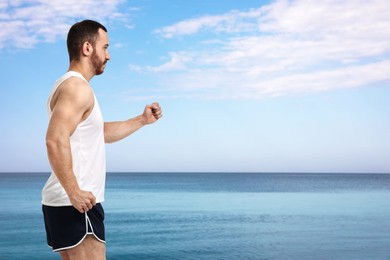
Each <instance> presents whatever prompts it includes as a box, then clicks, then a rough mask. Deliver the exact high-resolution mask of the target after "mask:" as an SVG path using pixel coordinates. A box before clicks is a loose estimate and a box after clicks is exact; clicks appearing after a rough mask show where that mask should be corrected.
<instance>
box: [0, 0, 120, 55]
mask: <svg viewBox="0 0 390 260" xmlns="http://www.w3.org/2000/svg"><path fill="white" fill-rule="evenodd" d="M121 2H123V0H111V1H105V0H67V1H61V0H30V1H28V0H24V1H22V0H20V1H15V0H8V1H5V2H2V3H1V4H0V26H1V28H3V29H2V30H1V31H0V49H3V48H32V47H33V46H34V45H35V44H37V43H39V42H54V41H55V40H57V39H58V38H60V37H64V35H66V33H67V31H68V29H69V27H70V26H71V25H72V24H73V23H74V22H75V21H77V20H80V19H95V20H98V21H101V22H105V21H110V20H120V21H126V16H125V15H123V14H122V13H120V10H119V8H118V6H119V5H120V4H121Z"/></svg>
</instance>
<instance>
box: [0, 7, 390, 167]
mask: <svg viewBox="0 0 390 260" xmlns="http://www.w3.org/2000/svg"><path fill="white" fill-rule="evenodd" d="M64 2H65V3H64ZM389 9H390V3H389V2H388V1H386V0H375V1H359V0H346V1H300V0H297V1H253V0H246V1H233V0H224V1H222V0H210V1H175V0H166V1H151V0H143V1H142V0H134V1H120V0H117V1H116V0H113V1H104V0H95V1H80V0H78V1H75V0H69V1H56V0H39V1H38V0H32V1H31V0H30V1H23V0H19V1H16V0H14V1H11V0H9V1H2V2H1V3H0V24H1V28H2V30H1V31H0V76H1V81H0V90H1V94H0V115H1V118H2V121H1V128H0V171H49V165H48V162H47V157H46V148H45V131H46V126H47V114H46V108H45V104H46V99H47V96H48V94H49V92H50V90H51V88H52V85H53V83H54V81H55V80H56V79H57V78H58V77H59V76H61V75H62V74H63V73H64V72H65V71H66V70H67V68H68V57H67V51H66V45H65V39H66V33H67V31H68V29H69V27H70V26H71V25H72V24H73V23H74V22H77V21H79V20H82V19H94V20H97V21H100V22H102V23H103V24H105V25H106V27H107V29H108V34H109V38H110V48H109V50H110V54H111V60H110V61H109V62H108V64H107V67H106V70H105V72H104V74H103V75H101V76H97V77H95V78H93V80H92V81H91V85H92V87H93V88H94V90H95V93H96V95H97V97H98V100H99V103H100V107H101V109H102V113H103V116H104V117H105V120H106V121H112V120H124V119H127V118H130V117H134V116H136V115H138V114H140V113H141V112H142V111H143V108H144V106H145V104H148V103H151V102H153V101H158V102H160V104H161V106H162V107H163V109H164V117H163V119H162V120H160V121H159V122H158V123H156V124H154V125H152V126H147V127H145V128H144V129H142V130H141V131H139V132H137V133H135V134H134V135H133V136H131V137H129V138H128V139H126V140H124V141H121V142H119V143H115V144H111V145H107V170H108V171H211V172H214V171H249V172H251V171H254V172H335V173H337V172H364V173H365V172H385V173H389V172H390V158H389V156H390V120H389V119H390V105H389V104H390V102H389V101H390V84H389V83H390V35H389V31H390V20H389V18H388V10H389Z"/></svg>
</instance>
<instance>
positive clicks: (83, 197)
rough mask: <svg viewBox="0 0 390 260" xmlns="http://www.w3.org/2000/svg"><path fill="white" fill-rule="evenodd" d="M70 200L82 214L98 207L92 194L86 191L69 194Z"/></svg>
mask: <svg viewBox="0 0 390 260" xmlns="http://www.w3.org/2000/svg"><path fill="white" fill-rule="evenodd" d="M69 200H70V203H72V205H73V207H75V208H76V209H77V210H78V211H79V212H80V213H84V212H87V211H88V210H90V209H92V207H93V206H95V205H96V198H95V196H94V195H93V194H92V192H89V191H84V190H78V191H76V192H73V193H72V194H69Z"/></svg>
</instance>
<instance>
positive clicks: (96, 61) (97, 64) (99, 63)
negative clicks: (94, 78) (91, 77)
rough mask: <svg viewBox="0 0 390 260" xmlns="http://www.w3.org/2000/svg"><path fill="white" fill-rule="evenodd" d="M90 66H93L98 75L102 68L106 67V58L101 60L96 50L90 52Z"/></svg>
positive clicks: (102, 70)
mask: <svg viewBox="0 0 390 260" xmlns="http://www.w3.org/2000/svg"><path fill="white" fill-rule="evenodd" d="M91 63H92V66H93V67H94V68H95V75H100V74H102V73H103V72H104V68H105V67H106V63H107V60H106V59H104V60H101V59H100V58H99V56H98V55H96V52H93V53H92V56H91Z"/></svg>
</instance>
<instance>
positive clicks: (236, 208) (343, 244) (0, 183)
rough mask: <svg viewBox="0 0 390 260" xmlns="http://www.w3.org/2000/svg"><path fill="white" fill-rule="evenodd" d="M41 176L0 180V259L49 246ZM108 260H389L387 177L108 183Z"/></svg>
mask: <svg viewBox="0 0 390 260" xmlns="http://www.w3.org/2000/svg"><path fill="white" fill-rule="evenodd" d="M48 175H49V174H48V173H0V198H1V203H2V205H1V207H0V259H59V256H58V254H56V253H52V252H51V249H49V248H48V247H47V245H46V237H45V231H44V224H43V219H42V213H41V189H42V187H43V185H44V183H45V181H46V179H47V177H48ZM103 207H104V208H105V213H106V220H105V224H106V240H107V259H180V260H185V259H194V260H195V259H196V260H198V259H227V260H230V259H234V260H235V259H354V260H355V259H369V260H371V259H390V175H389V174H314V173H313V174H308V173H108V174H107V187H106V201H105V202H104V203H103Z"/></svg>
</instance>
